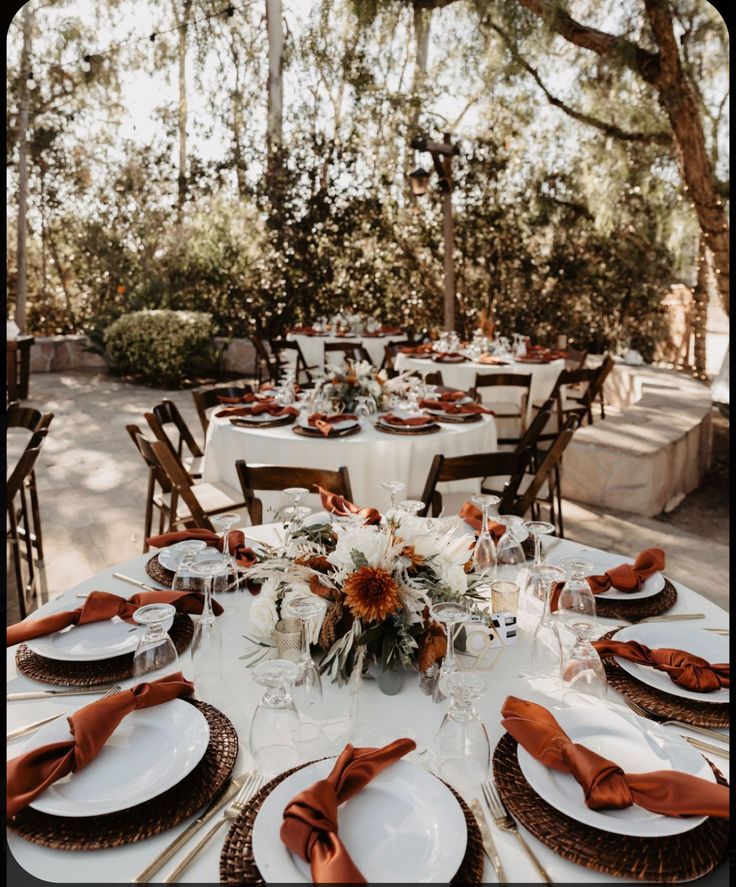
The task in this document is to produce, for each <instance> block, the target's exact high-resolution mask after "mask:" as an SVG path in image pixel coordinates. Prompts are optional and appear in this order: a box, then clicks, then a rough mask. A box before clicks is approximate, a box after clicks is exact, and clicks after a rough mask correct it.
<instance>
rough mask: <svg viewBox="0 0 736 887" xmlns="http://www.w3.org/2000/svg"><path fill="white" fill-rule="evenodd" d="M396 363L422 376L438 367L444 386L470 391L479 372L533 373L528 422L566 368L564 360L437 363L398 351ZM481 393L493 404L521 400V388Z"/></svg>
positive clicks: (490, 373) (490, 390) (483, 390)
mask: <svg viewBox="0 0 736 887" xmlns="http://www.w3.org/2000/svg"><path fill="white" fill-rule="evenodd" d="M394 366H395V367H396V369H397V370H416V371H418V372H420V373H421V374H422V376H424V375H425V374H426V373H436V372H437V371H438V370H439V371H440V372H441V373H442V380H443V382H444V383H445V385H448V386H449V387H451V388H460V389H462V390H463V391H467V390H468V389H469V388H472V387H473V386H474V385H475V376H476V373H480V374H481V375H483V376H491V375H495V374H497V373H514V374H519V375H523V376H529V375H531V377H532V381H531V388H530V390H529V403H528V404H527V424H528V423H529V422H531V420H532V418H533V413H532V404H533V403H539V402H540V401H543V400H546V399H547V398H548V397H549V395H550V394H551V392H552V388H553V387H554V384H555V382H556V381H557V377H558V376H559V375H560V371H561V370H564V369H565V361H564V360H562V359H560V360H553V361H551V362H550V363H517V362H516V361H512V362H511V363H509V364H507V365H505V366H489V364H487V363H478V362H476V361H474V360H466V361H464V362H463V363H436V362H435V361H434V360H431V359H429V360H428V359H426V358H421V357H419V358H418V357H412V356H411V355H409V354H402V353H401V352H399V353H398V354H397V355H396V358H395V360H394ZM480 393H481V400H482V401H483V403H487V404H491V405H492V404H494V403H516V404H518V403H519V391H518V389H513V388H484V389H481V392H480ZM501 436H503V435H501Z"/></svg>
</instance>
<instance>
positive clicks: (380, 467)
mask: <svg viewBox="0 0 736 887" xmlns="http://www.w3.org/2000/svg"><path fill="white" fill-rule="evenodd" d="M292 428H293V426H291V425H282V426H280V427H276V428H243V427H242V426H237V425H232V424H231V423H230V420H229V419H227V418H224V419H217V418H215V417H214V416H213V417H212V418H211V420H210V425H209V428H208V430H207V446H206V448H205V457H204V466H203V469H202V479H203V480H204V481H208V482H210V483H216V482H218V481H220V482H224V483H227V484H230V486H233V487H235V488H236V489H239V486H240V485H239V482H238V477H237V472H236V470H235V460H236V459H245V461H246V462H249V463H253V464H257V463H266V464H274V465H299V466H303V467H305V468H330V469H333V470H336V469H338V468H340V466H342V465H345V466H346V467H347V468H348V470H349V472H350V484H351V486H352V489H353V498H354V500H355V502H357V503H359V504H360V505H362V506H364V505H374V506H375V507H379V508H380V507H383V500H382V499H380V498H379V497H384V498H385V497H386V495H387V494H386V493H385V492H384V491H383V490H381V489H380V486H379V484H380V483H381V481H384V480H399V481H401V482H402V483H404V484H406V492H405V494H404V496H405V497H411V498H418V497H419V496H420V495H421V493H422V490H423V489H424V483H425V481H426V479H427V474H428V473H429V469H430V466H431V465H432V460H433V459H434V457H435V455H436V454H437V453H443V454H444V455H445V456H467V455H470V454H471V453H487V452H492V451H494V450H495V449H496V448H497V442H496V441H497V435H496V423H495V421H494V419H493V417H492V416H483V417H482V420H481V421H480V422H470V423H468V424H460V423H457V424H449V423H447V424H442V425H441V426H440V429H441V430H440V431H437V432H435V433H433V434H387V433H386V432H383V431H378V429H376V428H374V427H373V426H372V425H370V424H369V425H368V427H364V428H363V429H362V430H361V431H360V432H359V433H358V434H354V435H352V436H351V437H339V438H333V439H330V438H314V439H313V438H308V437H302V436H300V435H298V434H295V433H294V431H293V430H292ZM459 483H460V486H461V487H464V488H467V486H468V484H467V482H465V483H463V482H459ZM453 486H455V487H457V486H458V482H456V483H455V484H454V485H453V484H442V485H441V486H440V489H441V490H443V491H446V492H451V491H452V490H453ZM260 498H262V500H263V502H264V506H265V507H272V506H273V504H274V503H275V502H276V501H277V499H278V501H279V502H281V499H280V498H278V497H274V496H268V495H267V494H264V495H263V496H261V497H260Z"/></svg>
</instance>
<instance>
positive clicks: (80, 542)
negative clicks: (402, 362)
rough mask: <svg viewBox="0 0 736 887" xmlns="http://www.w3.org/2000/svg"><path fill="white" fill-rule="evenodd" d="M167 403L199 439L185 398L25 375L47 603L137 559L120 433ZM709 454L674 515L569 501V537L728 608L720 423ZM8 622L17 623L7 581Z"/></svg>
mask: <svg viewBox="0 0 736 887" xmlns="http://www.w3.org/2000/svg"><path fill="white" fill-rule="evenodd" d="M163 397H169V398H171V399H172V400H173V401H175V403H176V404H177V406H178V407H179V409H180V410H181V412H182V413H183V415H184V417H185V419H186V420H187V422H188V423H189V424H190V427H191V428H192V429H193V430H194V431H195V435H197V436H198V438H199V439H200V441H201V437H202V435H201V426H200V424H199V420H198V418H197V415H196V412H195V410H194V404H193V401H192V396H191V393H190V392H189V391H165V390H160V389H152V388H143V387H140V386H136V385H131V384H128V383H126V382H122V381H120V380H118V379H115V378H112V377H110V376H107V375H104V374H100V373H97V372H84V371H74V372H59V373H41V374H34V375H32V376H31V385H30V398H29V400H28V401H27V402H26V403H27V404H28V405H29V406H34V407H37V408H39V409H42V410H44V411H49V410H50V411H52V412H53V413H54V414H55V415H54V421H53V422H52V424H51V428H50V431H49V435H48V437H47V440H46V443H45V445H44V449H43V450H42V453H41V456H40V458H39V464H38V466H37V477H38V487H39V498H40V503H41V513H42V522H43V533H44V547H45V563H44V566H43V569H42V571H41V572H42V575H41V580H42V581H41V592H42V598H43V600H47V599H48V598H50V597H54V596H56V595H58V594H60V593H61V592H63V591H64V590H65V589H66V588H69V587H70V586H71V585H74V584H76V583H77V582H80V581H81V580H83V579H86V578H87V577H88V576H89V575H90V574H92V573H95V572H97V571H99V570H101V569H103V568H104V567H107V566H109V565H110V564H112V563H115V562H116V561H122V560H125V559H126V558H130V557H133V556H135V555H136V554H140V552H141V551H142V546H143V539H142V530H143V514H144V507H145V493H146V482H147V475H146V470H145V467H144V465H143V462H142V460H141V458H140V456H139V455H138V453H137V451H136V450H135V448H134V446H133V443H132V442H131V440H130V438H129V437H128V434H127V433H126V431H125V426H126V425H127V424H130V423H135V424H138V425H139V426H140V427H141V428H142V429H143V430H144V432H146V433H148V425H147V423H146V421H145V419H144V418H143V412H144V411H145V410H148V409H150V408H151V407H152V406H153V405H154V404H155V403H157V402H158V401H159V400H161V398H163ZM715 453H716V458H715V460H714V469H713V470H712V472H711V475H709V476H708V477H706V478H705V479H704V482H703V484H702V485H701V487H700V488H699V489H698V490H697V491H695V492H694V493H692V494H691V495H690V496H688V497H687V498H686V499H685V500H684V502H683V503H681V504H680V506H679V507H678V508H677V509H676V511H675V512H673V513H672V514H669V515H663V516H661V517H660V518H656V519H654V518H642V517H639V516H636V515H630V514H624V513H622V512H607V513H605V514H604V513H602V512H601V511H598V510H596V509H594V508H592V507H590V506H588V505H585V506H583V505H579V504H577V503H573V502H568V503H566V504H565V508H564V515H565V524H566V527H565V529H566V536H567V537H568V538H570V539H574V540H575V541H578V542H582V543H585V544H588V545H592V546H596V547H600V548H608V549H611V550H612V551H620V552H621V553H627V554H628V553H635V552H638V551H639V550H641V549H642V548H646V547H648V546H653V545H657V546H660V547H662V548H664V549H665V550H666V552H667V566H668V572H670V573H671V575H672V576H674V577H675V578H676V579H679V580H681V581H682V582H684V583H686V584H687V585H689V586H690V587H692V588H693V589H695V590H696V591H698V592H700V593H701V594H704V595H705V596H706V597H708V598H710V599H711V600H713V601H715V602H716V603H718V604H719V605H720V606H722V607H724V608H726V609H728V519H729V513H728V455H727V453H728V424H727V423H726V422H725V421H724V420H722V419H720V418H719V419H718V420H717V421H716V435H715ZM7 616H8V620H9V621H11V622H12V621H16V620H17V618H18V613H17V599H16V594H15V589H14V586H13V583H12V582H11V581H9V582H8V590H7Z"/></svg>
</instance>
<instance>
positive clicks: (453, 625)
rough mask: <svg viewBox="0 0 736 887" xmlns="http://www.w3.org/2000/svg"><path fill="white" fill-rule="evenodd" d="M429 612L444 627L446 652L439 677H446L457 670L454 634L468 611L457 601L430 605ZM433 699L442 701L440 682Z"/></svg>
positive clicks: (436, 686) (437, 684)
mask: <svg viewBox="0 0 736 887" xmlns="http://www.w3.org/2000/svg"><path fill="white" fill-rule="evenodd" d="M429 612H430V614H431V616H432V619H434V621H435V622H439V623H441V624H442V625H444V626H445V635H446V637H447V652H446V653H445V656H444V658H443V659H442V665H441V666H440V675H439V677H440V678H442V677H443V675H447V674H449V673H450V672H453V671H456V670H457V664H456V662H455V633H456V631H457V627H458V626H459V625H460V623H461V622H465V620H466V619H467V618H468V611H467V609H466V608H465V605H464V604H462V603H460V602H459V601H441V602H440V603H437V604H432V606H431V607H430V608H429ZM433 698H434V701H435V702H441V701H442V699H444V691H443V690H442V688H441V686H440V680H438V681H437V683H436V684H435V692H434V696H433Z"/></svg>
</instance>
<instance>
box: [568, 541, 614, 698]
mask: <svg viewBox="0 0 736 887" xmlns="http://www.w3.org/2000/svg"><path fill="white" fill-rule="evenodd" d="M562 563H563V564H564V565H565V567H566V568H567V571H568V573H569V576H568V578H567V580H566V582H565V585H564V586H563V588H562V591H561V592H560V596H559V598H558V601H557V614H558V619H559V621H560V622H561V623H562V624H563V625H565V626H566V627H567V628H568V629H569V630H570V631H571V632H572V633H573V634H574V636H575V640H574V643H573V644H572V646H571V647H569V648H567V649H563V660H562V671H561V677H562V683H563V684H564V685H565V686H568V687H570V689H574V690H577V691H578V692H582V693H589V694H591V695H593V696H599V697H603V696H605V694H606V684H607V682H606V672H605V669H604V668H603V663H602V662H601V659H600V656H599V655H598V653H597V652H596V650H595V648H594V647H593V645H592V644H591V640H592V639H593V638H594V637H595V636H596V634H597V633H598V626H597V625H596V622H595V596H594V595H593V592H592V591H591V588H590V585H589V584H588V582H587V580H586V578H585V577H586V575H588V574H590V573H591V571H592V570H593V564H592V563H590V562H589V561H586V560H583V559H581V558H577V557H570V558H565V560H564V561H563V562H562Z"/></svg>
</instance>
